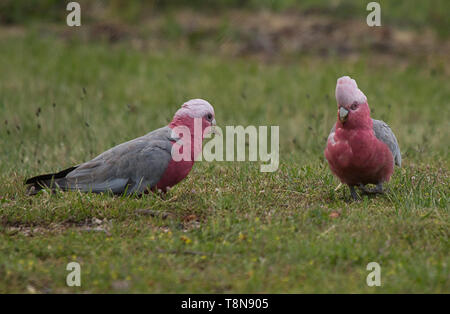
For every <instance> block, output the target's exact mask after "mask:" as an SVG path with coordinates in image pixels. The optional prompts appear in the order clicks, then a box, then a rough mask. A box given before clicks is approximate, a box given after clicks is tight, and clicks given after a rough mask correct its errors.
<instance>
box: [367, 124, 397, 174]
mask: <svg viewBox="0 0 450 314" xmlns="http://www.w3.org/2000/svg"><path fill="white" fill-rule="evenodd" d="M372 121H373V131H374V133H375V136H376V137H377V138H378V139H379V140H380V141H382V142H384V143H385V144H386V145H387V146H388V147H389V149H390V150H391V152H392V155H393V157H394V162H395V164H397V165H398V166H401V165H402V155H401V153H400V147H399V146H398V142H397V138H396V137H395V135H394V132H392V130H391V128H390V127H389V126H388V125H387V124H386V123H385V122H383V121H381V120H375V119H372Z"/></svg>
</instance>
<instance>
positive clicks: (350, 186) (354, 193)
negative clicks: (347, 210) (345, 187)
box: [349, 185, 361, 201]
mask: <svg viewBox="0 0 450 314" xmlns="http://www.w3.org/2000/svg"><path fill="white" fill-rule="evenodd" d="M349 188H350V194H351V195H352V198H353V200H354V201H360V200H361V198H360V197H359V195H358V193H356V190H355V186H353V185H349Z"/></svg>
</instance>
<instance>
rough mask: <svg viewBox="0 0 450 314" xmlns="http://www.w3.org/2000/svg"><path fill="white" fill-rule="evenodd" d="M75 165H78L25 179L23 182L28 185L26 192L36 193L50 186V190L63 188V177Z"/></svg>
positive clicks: (74, 167) (73, 168)
mask: <svg viewBox="0 0 450 314" xmlns="http://www.w3.org/2000/svg"><path fill="white" fill-rule="evenodd" d="M77 167H78V166H73V167H70V168H67V169H64V170H62V171H60V172H58V173H49V174H43V175H40V176H36V177H33V178H30V179H27V180H26V181H25V184H26V185H28V194H29V195H34V194H37V193H38V192H39V191H40V190H42V189H45V188H50V189H52V190H54V189H57V188H60V189H62V190H65V181H66V180H65V177H66V176H67V175H68V174H69V173H70V172H72V171H73V170H75V169H76V168H77Z"/></svg>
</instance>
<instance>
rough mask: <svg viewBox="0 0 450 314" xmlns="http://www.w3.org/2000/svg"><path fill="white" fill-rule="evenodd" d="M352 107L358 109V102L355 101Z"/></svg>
mask: <svg viewBox="0 0 450 314" xmlns="http://www.w3.org/2000/svg"><path fill="white" fill-rule="evenodd" d="M350 108H351V109H352V110H355V109H357V108H358V103H357V102H354V103H353V104H352V106H351V107H350Z"/></svg>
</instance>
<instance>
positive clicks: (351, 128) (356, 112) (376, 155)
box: [325, 76, 402, 199]
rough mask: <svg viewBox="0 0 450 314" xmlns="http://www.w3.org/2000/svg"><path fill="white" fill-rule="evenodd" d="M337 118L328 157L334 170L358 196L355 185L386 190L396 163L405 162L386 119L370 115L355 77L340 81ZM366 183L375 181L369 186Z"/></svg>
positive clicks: (354, 194)
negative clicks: (377, 118)
mask: <svg viewBox="0 0 450 314" xmlns="http://www.w3.org/2000/svg"><path fill="white" fill-rule="evenodd" d="M336 101H337V105H338V112H337V122H336V124H335V125H334V127H333V128H332V130H331V133H330V135H329V136H328V141H327V147H326V148H325V158H326V159H327V160H328V164H329V166H330V169H331V171H332V172H333V173H334V174H335V175H336V176H337V177H338V178H339V179H340V180H341V182H342V183H345V184H347V185H348V186H349V187H350V193H351V195H352V198H353V199H358V198H359V197H358V194H357V193H356V191H355V186H358V187H359V188H360V189H361V190H362V191H363V192H365V193H382V192H383V183H384V182H387V181H389V179H390V178H391V175H392V173H393V171H394V163H395V164H397V165H398V166H401V162H402V157H401V154H400V148H399V146H398V142H397V139H396V137H395V135H394V133H393V132H392V130H391V129H390V127H389V126H388V125H387V124H386V123H385V122H383V121H380V120H374V119H372V118H371V117H370V108H369V105H368V103H367V97H366V96H365V95H364V93H363V92H362V91H361V90H359V88H358V85H357V84H356V82H355V80H353V79H351V78H350V77H348V76H344V77H341V78H339V79H338V80H337V84H336ZM366 184H375V185H376V188H374V189H372V190H369V189H367V188H366V187H365V185H366Z"/></svg>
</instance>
